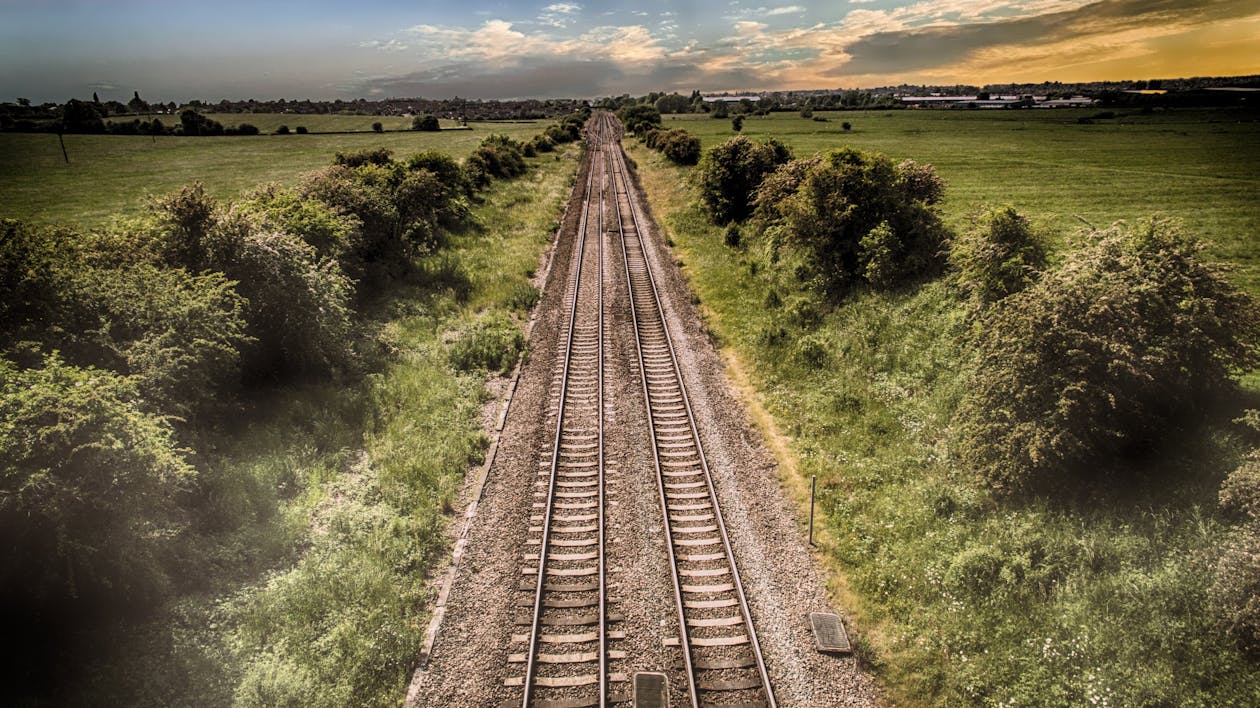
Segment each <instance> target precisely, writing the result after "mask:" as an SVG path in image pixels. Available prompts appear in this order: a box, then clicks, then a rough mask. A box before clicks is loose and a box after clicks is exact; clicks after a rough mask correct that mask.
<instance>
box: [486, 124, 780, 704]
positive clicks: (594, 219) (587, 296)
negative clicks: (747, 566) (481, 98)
mask: <svg viewBox="0 0 1260 708" xmlns="http://www.w3.org/2000/svg"><path fill="white" fill-rule="evenodd" d="M619 139H620V125H619V124H618V123H617V121H616V120H615V119H614V118H612V116H611V115H609V114H607V113H597V114H596V115H595V116H594V117H593V118H592V120H591V122H590V123H589V124H588V128H587V150H586V153H587V156H588V159H589V160H590V163H589V168H588V170H587V182H586V185H585V197H584V200H583V204H582V211H581V217H580V223H579V226H578V234H577V237H576V238H575V245H574V261H573V262H574V265H573V266H572V273H573V276H572V279H571V282H570V284H569V286H568V287H569V289H568V292H567V300H566V303H565V304H566V307H567V308H568V312H569V317H568V323H567V332H566V336H565V347H564V352H563V354H562V357H561V364H560V366H559V368H558V371H557V372H556V374H557V378H556V381H555V384H556V385H558V391H559V393H558V395H557V396H554V397H553V408H552V411H551V416H552V419H553V421H554V425H555V435H554V439H553V444H552V448H551V450H550V460H549V462H546V461H544V462H543V469H544V472H543V475H542V476H543V477H544V478H545V479H544V480H543V483H542V484H541V485H540V486H541V487H542V488H543V489H544V491H540V492H538V493H536V495H535V496H536V499H535V502H534V505H533V506H534V512H533V514H534V515H533V516H532V517H531V524H530V534H529V538H528V539H527V540H526V544H527V549H528V550H527V552H526V553H525V554H524V558H525V560H526V562H528V563H530V564H531V565H530V566H529V567H526V568H524V569H523V572H524V574H525V577H526V578H527V580H526V581H525V582H523V583H522V590H525V591H527V592H532V598H526V599H523V600H522V603H521V604H522V605H523V606H526V607H530V608H531V609H532V614H531V617H530V618H529V619H528V620H526V621H525V624H526V626H527V627H528V630H529V631H528V633H527V634H521V635H516V636H515V642H519V643H520V644H521V645H524V647H525V649H524V651H523V652H520V653H513V654H511V656H510V661H511V662H512V663H513V664H524V676H523V677H521V676H519V675H518V676H516V677H514V678H509V679H508V681H507V683H508V685H510V686H520V687H521V688H522V689H523V691H522V694H521V699H520V702H519V704H520V705H522V706H525V707H528V706H542V707H545V708H584V707H586V706H603V705H608V704H610V703H618V702H624V701H626V700H629V698H630V694H629V692H628V690H627V689H626V688H625V686H626V682H627V681H628V680H629V677H628V676H627V675H626V674H625V673H616V672H615V671H614V670H613V669H614V668H616V667H615V664H616V663H617V662H619V661H624V660H625V659H626V656H625V652H624V651H618V650H616V649H612V648H610V643H611V642H615V641H616V640H618V639H622V638H624V637H625V633H624V632H617V631H615V630H614V629H613V627H615V626H616V624H617V623H618V621H619V620H620V616H619V615H618V614H617V613H615V612H614V611H613V610H615V603H614V602H612V601H611V600H610V599H609V587H610V583H609V580H608V576H609V572H610V565H609V562H608V558H607V555H608V550H607V544H606V531H605V517H606V509H607V504H608V499H607V493H606V487H607V485H608V482H609V480H608V479H607V476H608V475H609V474H611V473H613V472H610V470H612V469H613V468H610V467H609V466H606V464H605V427H604V423H605V412H606V409H605V405H606V401H605V396H604V383H605V381H604V379H605V373H606V372H605V366H604V357H605V347H606V345H607V343H608V341H609V340H608V338H606V330H605V327H606V322H605V316H604V315H605V313H604V307H605V297H604V294H605V288H606V287H608V283H609V282H613V279H612V278H611V277H608V279H607V281H606V276H608V274H606V273H605V250H604V244H605V241H606V240H607V241H612V239H614V238H615V239H616V240H617V241H618V242H619V246H620V250H621V253H622V254H623V256H624V257H623V263H624V265H625V278H626V282H627V286H628V288H629V292H628V295H629V301H630V303H631V312H630V315H631V321H632V322H633V325H634V332H635V340H634V341H635V347H636V351H635V352H634V353H633V355H632V358H634V359H636V361H637V364H638V372H639V378H640V380H641V383H642V391H643V396H644V400H645V401H646V414H647V415H646V419H647V424H648V427H649V434H650V439H651V442H652V448H653V449H652V460H653V466H654V472H655V478H656V489H657V492H658V495H659V500H658V501H659V508H660V511H661V521H662V529H663V531H662V532H663V534H664V535H665V543H664V546H665V548H666V550H667V553H668V560H669V568H670V571H671V575H672V587H673V606H674V607H675V608H676V617H675V618H674V619H675V622H676V625H677V626H676V629H677V632H678V636H677V637H673V638H667V639H666V643H667V644H671V645H674V646H678V647H679V648H680V652H679V653H680V654H681V657H680V661H679V663H678V664H677V665H675V666H673V667H660V668H661V670H663V671H664V672H665V673H666V674H667V675H669V676H671V677H673V678H674V680H680V681H682V682H683V688H684V691H685V693H686V695H687V700H689V701H690V704H691V705H692V706H693V707H696V708H698V707H699V706H701V705H742V706H770V707H773V706H775V705H776V704H775V699H774V693H773V690H772V688H771V685H770V678H769V674H768V672H767V670H766V665H765V661H764V659H763V657H762V652H761V647H760V645H759V643H758V640H757V634H756V631H755V629H754V628H753V623H752V615H751V613H750V611H749V606H748V601H747V598H746V596H745V593H744V587H743V583H742V582H741V581H740V577H739V572H738V569H737V568H736V565H735V561H734V554H733V552H732V549H731V542H730V538H729V536H728V534H727V531H726V525H725V523H724V522H723V519H722V513H721V508H720V506H719V503H718V497H717V493H716V490H715V488H714V485H713V478H712V475H711V474H710V471H709V466H708V462H707V460H706V458H705V455H704V450H703V447H702V445H701V440H700V434H699V429H698V427H697V423H696V419H695V415H694V413H693V411H692V407H691V402H690V400H689V399H688V396H687V389H686V386H685V384H684V381H683V376H682V373H681V370H680V368H679V365H678V356H677V354H676V352H675V350H674V343H673V340H672V338H671V337H670V333H669V328H668V327H667V325H666V320H665V311H664V308H663V306H662V303H661V298H660V291H659V290H658V288H657V285H656V278H655V276H654V275H653V273H652V268H651V266H650V261H649V258H648V254H647V248H646V246H645V244H644V243H643V241H642V239H641V237H640V233H641V232H640V218H639V215H638V211H637V208H636V205H635V200H634V198H633V196H632V194H633V192H632V190H633V187H632V184H631V182H630V179H629V175H628V173H627V170H626V159H625V155H624V153H623V152H622V149H621V146H620V142H619ZM609 432H610V434H615V433H616V429H615V428H612V429H610V431H609ZM535 550H536V552H535ZM615 687H619V688H620V690H614V688H615ZM511 703H513V704H515V703H516V701H511Z"/></svg>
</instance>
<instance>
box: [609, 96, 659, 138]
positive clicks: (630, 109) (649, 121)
mask: <svg viewBox="0 0 1260 708" xmlns="http://www.w3.org/2000/svg"><path fill="white" fill-rule="evenodd" d="M617 118H619V119H620V120H621V124H622V125H624V126H625V128H626V130H627V131H629V132H631V133H634V134H636V135H638V134H639V133H640V132H641V131H644V130H650V129H651V128H653V127H655V126H659V125H660V124H661V112H660V111H658V110H656V106H653V105H651V104H648V103H633V104H630V105H628V106H625V107H623V108H622V109H621V110H619V111H617Z"/></svg>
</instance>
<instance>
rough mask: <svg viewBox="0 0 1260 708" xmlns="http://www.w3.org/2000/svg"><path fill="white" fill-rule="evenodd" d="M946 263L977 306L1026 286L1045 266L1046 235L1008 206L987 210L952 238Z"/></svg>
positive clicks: (960, 286)
mask: <svg viewBox="0 0 1260 708" xmlns="http://www.w3.org/2000/svg"><path fill="white" fill-rule="evenodd" d="M949 263H950V265H951V266H952V267H953V268H954V274H955V275H954V277H955V282H957V284H958V287H959V289H960V290H962V292H963V295H964V296H965V297H967V298H968V299H969V300H971V301H972V303H973V304H974V305H975V306H977V307H984V306H987V305H989V304H991V303H993V302H996V301H998V300H1001V299H1002V298H1004V297H1006V296H1008V295H1010V294H1012V293H1016V292H1019V291H1020V290H1023V289H1024V288H1026V287H1028V285H1029V284H1031V283H1032V282H1033V281H1034V280H1035V279H1036V277H1037V275H1038V273H1039V272H1040V271H1041V270H1042V269H1043V268H1045V265H1046V247H1045V237H1044V236H1042V235H1041V234H1039V233H1036V232H1034V231H1033V229H1032V227H1031V226H1029V224H1028V219H1026V218H1024V216H1023V215H1021V214H1020V213H1019V212H1017V211H1015V210H1014V209H1012V208H1010V207H1003V208H997V209H989V210H986V211H983V212H981V213H980V214H978V215H977V216H976V217H975V218H973V219H972V223H971V228H969V229H968V230H967V231H966V232H964V233H963V234H962V235H961V236H959V237H958V238H956V239H954V242H953V244H952V245H951V246H950V254H949Z"/></svg>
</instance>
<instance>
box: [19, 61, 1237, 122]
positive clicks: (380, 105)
mask: <svg viewBox="0 0 1260 708" xmlns="http://www.w3.org/2000/svg"><path fill="white" fill-rule="evenodd" d="M1256 92H1260V75H1250V76H1233V77H1195V78H1188V79H1145V80H1136V81H1098V82H1088V83H1063V82H1050V81H1047V82H1043V83H1038V84H990V85H987V86H967V85H954V86H926V85H910V84H902V85H899V86H885V87H880V88H867V89H839V88H837V89H818V90H809V91H739V92H721V93H714V92H701V91H692V92H691V93H690V95H683V94H679V93H667V92H653V93H650V94H647V95H646V96H630V95H629V94H623V95H621V96H610V97H600V98H591V99H579V98H563V99H546V100H544V99H513V100H489V99H466V98H459V97H454V98H446V99H425V98H384V99H367V98H359V99H354V100H342V99H335V100H332V101H327V100H311V99H302V100H291V99H284V98H280V99H266V100H258V99H252V98H251V99H246V100H230V99H220V100H218V101H207V100H202V99H196V100H190V101H185V102H176V101H169V100H168V101H162V100H157V101H150V100H146V99H145V98H142V97H141V93H140V91H138V90H136V91H133V95H132V97H131V99H130V100H128V101H127V102H125V103H124V102H122V101H119V100H117V99H116V98H106V99H102V98H101V97H100V96H99V95H97V94H96V93H93V94H92V95H91V96H83V97H76V98H71V99H69V100H68V101H66V103H64V104H58V103H42V104H34V103H32V102H31V101H29V100H27V99H24V98H18V99H17V100H16V101H14V102H7V103H0V131H8V132H67V133H123V134H132V133H136V132H143V133H146V134H147V133H148V132H150V131H153V130H154V128H153V126H162V128H161V131H158V132H164V133H170V134H175V135H179V134H185V133H186V132H187V131H186V130H185V128H186V124H189V123H190V120H191V121H192V123H193V124H197V125H200V124H201V121H200V119H191V118H189V117H188V116H185V115H184V114H186V113H187V112H190V111H191V112H193V113H195V114H198V115H201V114H206V113H214V114H225V113H231V114H250V113H267V114H277V113H278V114H293V115H375V116H403V117H411V116H417V117H418V116H436V117H438V118H443V119H447V120H452V121H458V122H461V123H463V122H468V121H503V120H539V119H550V118H557V117H560V116H565V115H569V114H571V113H574V112H575V111H578V110H581V109H582V108H584V107H594V108H606V109H610V110H616V109H617V108H620V107H621V106H623V105H626V104H628V103H635V102H643V101H645V100H646V101H647V102H650V103H656V104H658V108H659V109H660V110H661V112H662V113H709V114H711V115H713V116H714V117H719V118H722V117H726V116H727V115H730V114H744V115H766V114H768V113H772V112H783V111H792V112H795V111H802V112H804V111H816V110H858V111H860V110H893V109H1022V108H1081V107H1090V106H1101V107H1111V108H1138V109H1142V108H1145V109H1152V110H1153V109H1156V108H1164V109H1167V108H1186V107H1227V106H1244V105H1248V104H1249V102H1254V101H1256V100H1257V98H1256ZM159 115H169V116H179V117H180V118H181V121H180V123H182V124H185V125H181V124H174V123H172V124H170V125H163V124H162V123H159V122H155V121H153V120H152V119H153V118H154V117H156V116H159ZM142 118H146V119H150V120H149V121H148V122H143V123H142V122H141V119H142ZM167 123H171V121H169V120H168V121H167ZM145 126H148V127H149V129H148V130H145ZM195 134H209V133H203V132H201V131H198V132H196V133H195ZM217 134H223V131H219V132H218V133H217Z"/></svg>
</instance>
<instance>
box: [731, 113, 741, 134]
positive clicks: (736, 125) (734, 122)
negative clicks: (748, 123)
mask: <svg viewBox="0 0 1260 708" xmlns="http://www.w3.org/2000/svg"><path fill="white" fill-rule="evenodd" d="M743 129H744V117H743V116H735V117H734V118H732V119H731V130H733V131H735V132H736V133H738V132H740V131H741V130H743Z"/></svg>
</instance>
